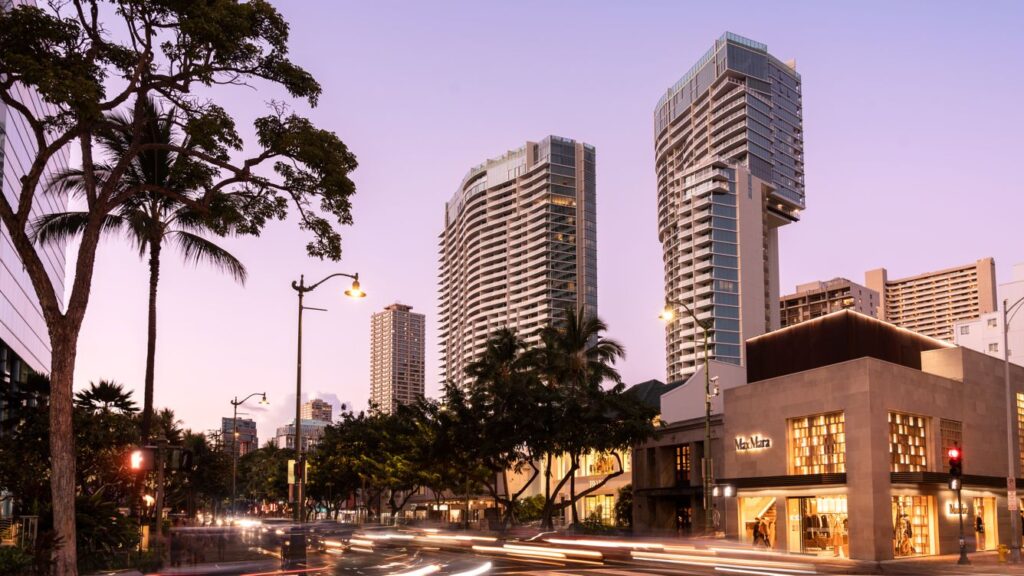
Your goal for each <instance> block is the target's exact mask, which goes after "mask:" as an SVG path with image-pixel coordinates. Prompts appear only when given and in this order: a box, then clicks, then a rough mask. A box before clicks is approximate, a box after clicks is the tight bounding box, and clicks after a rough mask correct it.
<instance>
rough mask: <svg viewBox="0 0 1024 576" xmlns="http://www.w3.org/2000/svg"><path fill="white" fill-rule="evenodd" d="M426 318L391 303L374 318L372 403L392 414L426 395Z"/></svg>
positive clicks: (406, 307)
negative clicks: (424, 387) (424, 392)
mask: <svg viewBox="0 0 1024 576" xmlns="http://www.w3.org/2000/svg"><path fill="white" fill-rule="evenodd" d="M425 326H426V319H425V317H424V316H423V314H417V313H416V312H413V311H412V306H405V305H403V304H391V305H390V306H386V307H385V308H384V310H383V311H381V312H376V313H374V315H373V318H372V319H371V320H370V402H371V403H372V404H374V405H376V407H377V409H378V410H380V411H381V412H384V413H387V414H390V413H392V412H394V411H395V410H396V409H397V408H398V405H399V404H412V403H413V402H416V401H417V400H419V399H420V398H423V382H424V379H425V374H426V368H425V366H424V358H425V357H426V355H425V344H424V332H425Z"/></svg>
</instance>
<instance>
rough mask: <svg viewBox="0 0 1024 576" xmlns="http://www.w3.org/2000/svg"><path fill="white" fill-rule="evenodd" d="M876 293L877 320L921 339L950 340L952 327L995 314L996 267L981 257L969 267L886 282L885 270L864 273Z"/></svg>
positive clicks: (887, 278)
mask: <svg viewBox="0 0 1024 576" xmlns="http://www.w3.org/2000/svg"><path fill="white" fill-rule="evenodd" d="M864 284H865V285H867V287H868V288H870V289H872V290H874V291H875V292H878V294H879V296H881V303H880V304H879V306H878V318H879V319H880V320H885V321H886V322H890V323H892V324H895V325H897V326H902V327H904V328H906V329H908V330H913V331H914V332H918V333H920V334H924V335H925V336H931V337H933V338H939V339H941V340H946V341H948V342H952V341H953V324H954V323H955V322H957V321H961V320H974V319H975V318H978V317H980V316H981V315H982V314H987V313H989V312H995V311H996V308H997V307H996V264H995V260H993V259H992V258H982V259H981V260H978V261H977V262H974V263H972V264H965V265H963V266H957V267H955V268H947V269H945V270H937V271H935V272H925V273H924V274H918V275H916V276H911V277H909V278H901V279H899V280H889V277H888V272H887V271H886V269H885V268H878V269H875V270H870V271H868V272H866V273H865V274H864Z"/></svg>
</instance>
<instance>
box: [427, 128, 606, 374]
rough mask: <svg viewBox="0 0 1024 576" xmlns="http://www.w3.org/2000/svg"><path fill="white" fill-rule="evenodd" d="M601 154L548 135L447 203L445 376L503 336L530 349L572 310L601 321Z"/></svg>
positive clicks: (484, 169)
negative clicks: (512, 334)
mask: <svg viewBox="0 0 1024 576" xmlns="http://www.w3.org/2000/svg"><path fill="white" fill-rule="evenodd" d="M594 160H595V151H594V147H593V146H590V145H589V144H583V143H581V142H575V141H573V140H569V139H567V138H560V137H558V136H549V137H547V138H545V139H543V140H541V141H540V142H527V143H526V145H525V146H523V147H520V148H517V149H515V150H512V151H509V152H508V153H506V154H505V155H503V156H500V157H498V158H493V159H490V160H487V161H486V162H484V163H483V164H480V165H479V166H476V167H474V168H472V169H471V170H470V171H469V173H468V174H467V175H466V177H465V178H463V179H462V185H461V186H460V187H459V190H458V191H457V192H456V193H455V195H454V196H453V197H452V199H451V200H449V201H448V203H447V204H446V205H445V218H444V231H443V232H442V233H441V237H440V253H441V254H440V259H441V274H440V275H441V282H440V284H441V287H440V302H441V306H440V308H441V354H442V367H441V371H442V377H443V378H445V379H447V380H451V381H454V382H459V383H461V382H464V380H465V376H464V369H465V367H466V365H467V364H468V363H469V362H471V361H473V360H474V359H475V358H476V357H477V356H478V355H479V354H480V353H481V352H482V351H483V350H484V346H485V344H486V342H487V338H488V337H489V336H490V335H491V334H493V333H494V331H496V330H498V329H499V328H505V327H507V328H512V329H513V330H515V331H516V333H517V334H518V335H519V336H520V337H521V338H523V339H524V340H526V342H527V343H536V342H538V341H539V332H540V330H541V328H543V327H544V326H546V325H548V324H549V323H551V322H552V321H553V320H555V319H557V318H559V317H560V315H561V314H563V313H564V310H565V309H566V308H572V309H580V308H582V309H584V311H585V313H589V314H596V313H597V204H596V192H595V190H596V184H595V177H594Z"/></svg>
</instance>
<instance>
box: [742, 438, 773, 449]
mask: <svg viewBox="0 0 1024 576" xmlns="http://www.w3.org/2000/svg"><path fill="white" fill-rule="evenodd" d="M771 447H772V439H771V438H768V437H765V436H759V435H757V434H755V435H753V436H737V437H736V451H737V452H749V451H751V450H764V449H766V448H771Z"/></svg>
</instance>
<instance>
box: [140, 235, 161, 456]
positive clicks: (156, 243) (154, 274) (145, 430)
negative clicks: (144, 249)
mask: <svg viewBox="0 0 1024 576" xmlns="http://www.w3.org/2000/svg"><path fill="white" fill-rule="evenodd" d="M160 248H161V246H160V238H154V239H151V240H150V241H149V325H148V327H147V335H146V382H145V389H144V392H143V396H142V398H143V400H142V443H143V444H145V443H146V442H148V441H149V434H150V431H151V428H152V426H153V379H154V371H155V366H156V291H157V284H158V283H159V282H160Z"/></svg>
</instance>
